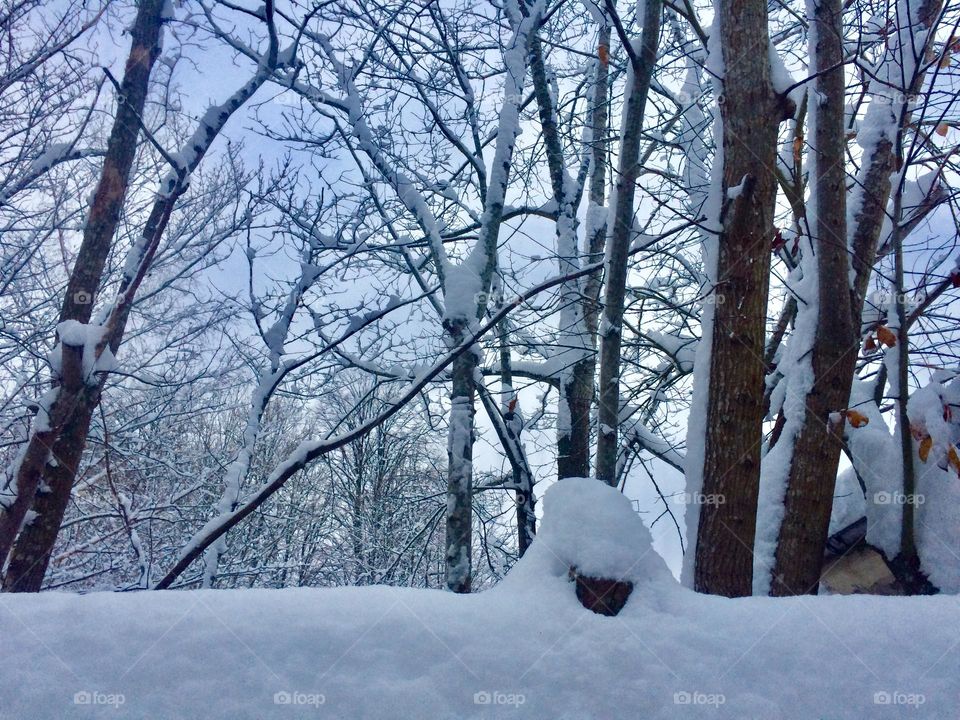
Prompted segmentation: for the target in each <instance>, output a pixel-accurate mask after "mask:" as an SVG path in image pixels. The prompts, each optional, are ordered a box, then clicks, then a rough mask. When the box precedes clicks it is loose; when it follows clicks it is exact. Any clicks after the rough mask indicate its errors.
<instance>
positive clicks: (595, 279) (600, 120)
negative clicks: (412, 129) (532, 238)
mask: <svg viewBox="0 0 960 720" xmlns="http://www.w3.org/2000/svg"><path fill="white" fill-rule="evenodd" d="M609 57H610V27H609V26H606V27H603V28H601V29H600V40H599V42H598V43H597V74H596V77H595V78H594V86H593V97H592V98H591V107H590V117H589V120H588V122H589V123H590V135H591V142H592V145H593V147H591V149H590V152H591V155H592V157H591V164H590V195H589V199H590V202H589V208H588V210H587V219H588V222H587V233H588V234H587V237H586V238H585V240H586V246H587V247H586V250H587V253H586V262H587V263H588V264H592V263H595V262H599V261H600V260H602V259H603V248H604V245H605V244H606V239H607V226H606V223H605V222H600V216H601V215H602V216H603V217H605V213H603V210H604V207H603V206H604V202H605V201H606V187H607V179H606V175H607V142H608V139H607V128H608V126H609V98H608V96H609V83H610V80H609V75H610V67H609ZM594 216H596V227H594V226H593V224H592V223H591V220H594ZM602 281H603V276H602V274H601V273H599V272H595V273H592V274H590V275H588V276H587V277H586V278H585V280H584V282H583V299H582V301H581V304H582V307H583V324H584V328H585V330H586V333H587V335H588V337H589V342H590V349H591V350H592V351H593V352H591V353H590V354H589V355H587V357H585V358H583V359H582V360H580V361H579V362H577V363H576V364H574V366H573V370H572V373H571V377H570V381H569V383H567V387H566V388H563V389H562V392H563V393H564V394H565V395H566V398H567V405H568V407H569V410H570V427H569V432H565V433H561V434H560V435H559V436H558V438H557V477H558V478H559V479H561V480H562V479H563V478H568V477H588V476H589V475H590V410H591V408H592V407H593V399H594V378H595V377H596V372H597V355H596V348H597V320H598V317H599V314H600V287H601V284H602Z"/></svg>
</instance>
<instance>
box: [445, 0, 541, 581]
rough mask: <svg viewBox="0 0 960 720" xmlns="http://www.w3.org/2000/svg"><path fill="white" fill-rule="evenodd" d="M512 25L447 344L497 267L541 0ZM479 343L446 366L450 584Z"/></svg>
mask: <svg viewBox="0 0 960 720" xmlns="http://www.w3.org/2000/svg"><path fill="white" fill-rule="evenodd" d="M510 11H511V18H512V19H511V21H512V22H513V23H514V24H515V27H516V30H515V32H514V35H513V38H512V39H511V44H510V46H509V47H508V48H507V50H506V52H505V53H504V57H503V60H504V66H505V67H506V74H505V78H504V87H503V97H504V102H503V107H502V108H501V110H500V118H499V123H498V128H497V147H496V150H495V151H494V155H493V162H492V169H491V172H490V180H489V183H488V186H487V192H486V197H485V203H484V208H483V215H482V216H481V222H480V232H479V235H478V237H477V242H476V245H475V246H474V247H473V249H472V250H471V252H470V254H469V255H468V256H467V258H466V259H465V260H464V261H463V262H462V263H461V264H460V265H458V266H452V265H451V266H448V267H447V276H446V279H445V282H444V299H445V300H446V317H445V318H444V326H445V328H446V330H447V333H448V335H449V337H450V340H451V343H452V345H454V346H456V345H460V344H462V343H463V342H464V341H465V340H466V339H467V338H468V337H469V333H470V332H471V331H472V329H473V325H474V324H475V323H476V322H477V321H478V320H480V319H481V318H482V317H483V315H484V313H485V312H486V305H487V300H486V298H487V293H488V292H489V290H490V287H491V283H492V280H493V271H494V268H495V267H496V257H497V242H498V239H499V234H500V225H501V222H502V220H503V207H504V201H505V197H506V191H507V184H508V182H509V179H510V167H511V163H512V162H513V151H514V147H515V145H516V140H517V137H518V136H519V134H520V98H521V96H522V94H523V85H524V78H525V76H526V73H527V61H528V58H529V54H530V49H531V42H532V40H533V38H534V33H535V32H536V31H537V29H538V27H539V25H540V19H541V16H542V13H543V3H542V2H537V3H535V4H534V5H533V6H532V7H530V8H527V7H526V6H522V7H521V6H519V5H516V4H511V6H510ZM478 353H479V348H473V349H471V350H470V351H468V352H465V353H463V354H462V355H460V356H459V357H458V358H457V359H456V360H455V361H454V363H453V367H452V368H451V376H452V378H451V379H452V387H451V393H450V424H449V428H448V436H447V459H448V466H447V523H446V531H447V532H446V553H445V559H446V584H447V588H449V589H450V590H452V591H453V592H459V593H467V592H470V587H471V567H470V566H471V548H472V521H473V419H474V414H475V407H474V398H475V394H476V389H475V385H474V383H475V382H476V378H475V373H476V370H477V367H478V364H479V357H478Z"/></svg>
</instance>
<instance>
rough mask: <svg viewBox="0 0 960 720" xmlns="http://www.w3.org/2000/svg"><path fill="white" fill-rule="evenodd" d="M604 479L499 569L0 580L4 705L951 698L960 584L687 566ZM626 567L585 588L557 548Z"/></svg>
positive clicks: (228, 708)
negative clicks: (71, 585) (769, 578)
mask: <svg viewBox="0 0 960 720" xmlns="http://www.w3.org/2000/svg"><path fill="white" fill-rule="evenodd" d="M642 528H643V525H642V522H641V521H640V519H639V517H638V516H637V515H636V514H634V513H633V512H632V510H631V509H630V505H629V503H628V502H627V501H626V500H625V499H623V498H622V497H619V494H618V493H616V491H614V490H611V489H609V488H607V487H606V486H603V485H602V484H601V483H599V482H598V481H594V480H564V481H562V482H560V483H557V484H556V485H555V486H553V487H552V488H551V489H550V490H549V491H548V492H547V494H546V501H545V515H544V523H543V529H542V533H541V535H540V536H538V538H537V540H536V541H535V542H534V544H533V546H532V547H531V549H530V551H529V552H528V554H527V556H526V557H525V558H524V559H523V560H522V561H520V563H519V564H518V565H517V566H516V567H515V568H514V570H513V571H512V572H511V573H510V574H509V575H508V576H507V578H506V579H505V580H504V581H503V582H502V583H501V584H500V585H498V586H497V587H495V588H494V589H492V590H489V591H487V592H484V593H479V594H476V595H467V596H462V595H461V596H458V595H453V594H451V593H447V592H442V591H435V590H411V589H400V588H391V587H364V588H339V589H287V590H198V591H165V592H139V593H93V594H88V595H82V596H80V595H73V594H67V593H60V592H50V593H43V594H40V595H0V634H2V637H3V639H4V652H5V658H4V663H3V664H2V665H0V667H2V670H0V697H2V702H0V718H4V720H6V719H8V718H10V719H13V718H16V719H17V720H20V719H21V718H23V719H27V718H29V719H31V720H45V719H54V718H56V719H57V720H60V719H62V718H118V719H120V718H150V719H151V720H166V719H168V718H204V719H205V720H217V719H219V718H224V719H226V718H230V720H237V719H240V720H246V719H250V720H262V719H267V718H269V719H273V718H296V719H303V718H344V719H348V720H361V719H364V718H378V719H379V718H404V719H419V718H424V719H430V720H434V719H446V718H458V719H462V718H511V719H516V720H521V719H522V720H526V719H528V718H529V719H531V720H546V719H549V720H554V719H561V720H563V719H571V720H572V719H576V720H591V719H593V718H596V719H597V720H609V719H615V718H628V717H638V718H650V719H654V720H656V719H659V718H664V719H665V718H730V719H733V718H736V719H738V720H746V719H759V718H764V719H766V718H778V719H784V720H790V719H793V718H796V719H797V720H801V719H802V720H811V719H812V718H831V719H832V720H837V719H846V718H850V719H851V720H853V719H855V720H862V719H863V718H900V717H910V718H945V717H952V716H953V714H954V713H955V709H956V702H957V697H958V692H960V678H958V674H957V672H956V668H957V660H958V657H960V647H958V643H957V640H956V634H955V633H954V632H951V631H950V628H956V627H957V625H958V623H960V606H958V604H957V602H956V598H954V597H949V596H937V597H926V598H891V597H867V596H857V597H839V596H834V597H818V598H810V597H800V598H789V599H773V598H747V599H739V600H730V599H726V598H719V597H710V596H704V595H698V594H695V593H693V592H692V591H690V590H687V589H684V588H681V587H680V586H679V585H678V584H677V583H676V582H675V581H674V580H673V579H672V577H670V576H669V574H668V573H667V572H666V569H665V568H664V567H663V563H662V562H660V560H659V558H658V557H656V556H655V555H652V554H650V550H649V538H648V537H647V536H646V531H645V530H643V529H642ZM570 561H576V562H578V563H580V564H581V565H582V567H584V568H588V567H589V568H593V569H594V570H597V571H600V570H610V571H612V572H615V573H617V574H620V575H629V576H630V577H632V578H633V579H634V582H635V583H636V586H635V589H634V591H633V594H632V596H631V598H630V600H629V601H628V603H627V605H626V607H625V608H624V609H623V611H622V612H621V613H620V615H619V616H617V617H614V618H610V617H603V616H600V615H594V614H593V613H591V612H589V611H587V610H585V609H584V608H583V607H582V606H581V605H580V604H579V603H578V601H577V599H576V597H575V594H574V588H573V584H572V583H571V582H570V581H569V580H568V578H567V573H566V563H567V562H570Z"/></svg>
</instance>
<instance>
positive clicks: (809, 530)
mask: <svg viewBox="0 0 960 720" xmlns="http://www.w3.org/2000/svg"><path fill="white" fill-rule="evenodd" d="M841 13H842V7H841V3H840V0H816V1H815V2H814V17H813V18H812V23H811V33H810V35H811V38H810V45H811V48H810V51H811V57H812V58H813V60H814V62H813V67H815V68H817V70H818V72H819V75H818V76H817V79H816V81H815V87H814V90H813V94H812V95H811V102H810V103H809V112H808V117H809V121H810V124H811V125H812V126H813V127H812V128H811V132H810V133H809V135H810V137H811V139H812V143H811V147H810V163H809V174H810V178H811V179H810V185H811V191H810V203H809V204H808V208H807V213H806V217H807V227H808V230H809V232H810V236H811V247H812V249H813V252H814V255H815V263H816V265H815V267H816V271H815V272H816V281H817V282H816V284H815V291H816V297H817V300H816V302H817V305H816V310H814V309H813V308H811V307H809V305H804V307H803V308H801V309H800V310H799V312H800V313H805V312H816V315H817V319H816V325H815V335H814V338H813V345H812V353H811V356H810V362H811V366H812V370H813V382H812V385H811V386H810V387H809V391H808V393H807V394H806V397H805V398H804V405H805V408H804V415H803V423H802V426H801V427H800V428H799V433H798V434H797V436H796V437H795V439H792V440H793V444H794V446H793V452H792V457H791V458H790V469H789V473H788V476H787V485H786V493H785V496H784V516H783V521H782V523H781V525H780V532H779V537H778V539H777V549H776V553H775V558H774V567H773V577H772V583H771V594H772V595H797V594H805V593H816V592H817V588H818V585H819V581H820V570H821V566H822V564H823V551H824V545H825V543H826V540H827V528H828V526H829V524H830V513H831V510H832V507H833V491H834V485H835V482H836V476H837V467H838V464H839V461H840V452H841V449H842V446H843V421H842V419H840V420H839V421H838V418H842V417H843V415H842V413H843V411H844V410H845V409H846V407H847V403H848V402H849V398H850V383H851V379H852V377H853V372H854V366H855V363H856V359H857V349H858V342H857V336H856V332H855V330H854V325H853V319H852V317H851V314H850V312H849V305H848V304H847V303H846V302H844V301H843V300H844V299H845V298H846V297H847V296H848V292H849V268H850V265H849V261H848V258H847V248H846V242H845V240H846V171H845V167H844V153H845V147H846V142H845V137H844V89H845V85H844V77H843V74H844V71H843V36H842V34H841ZM808 267H810V268H813V267H814V265H813V262H811V263H810V265H809V266H808ZM811 290H813V287H811ZM799 325H801V323H800V322H798V326H799ZM785 441H787V439H786V438H781V440H780V442H785Z"/></svg>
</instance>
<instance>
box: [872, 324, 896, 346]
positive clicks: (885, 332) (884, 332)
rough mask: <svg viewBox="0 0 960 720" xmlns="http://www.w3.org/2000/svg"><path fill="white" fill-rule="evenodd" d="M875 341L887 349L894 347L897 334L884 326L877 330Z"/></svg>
mask: <svg viewBox="0 0 960 720" xmlns="http://www.w3.org/2000/svg"><path fill="white" fill-rule="evenodd" d="M877 339H878V340H879V341H880V342H881V343H883V344H884V345H886V346H887V347H896V345H897V334H896V333H895V332H894V331H893V330H891V329H890V328H888V327H887V326H886V325H881V326H880V327H878V328H877Z"/></svg>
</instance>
